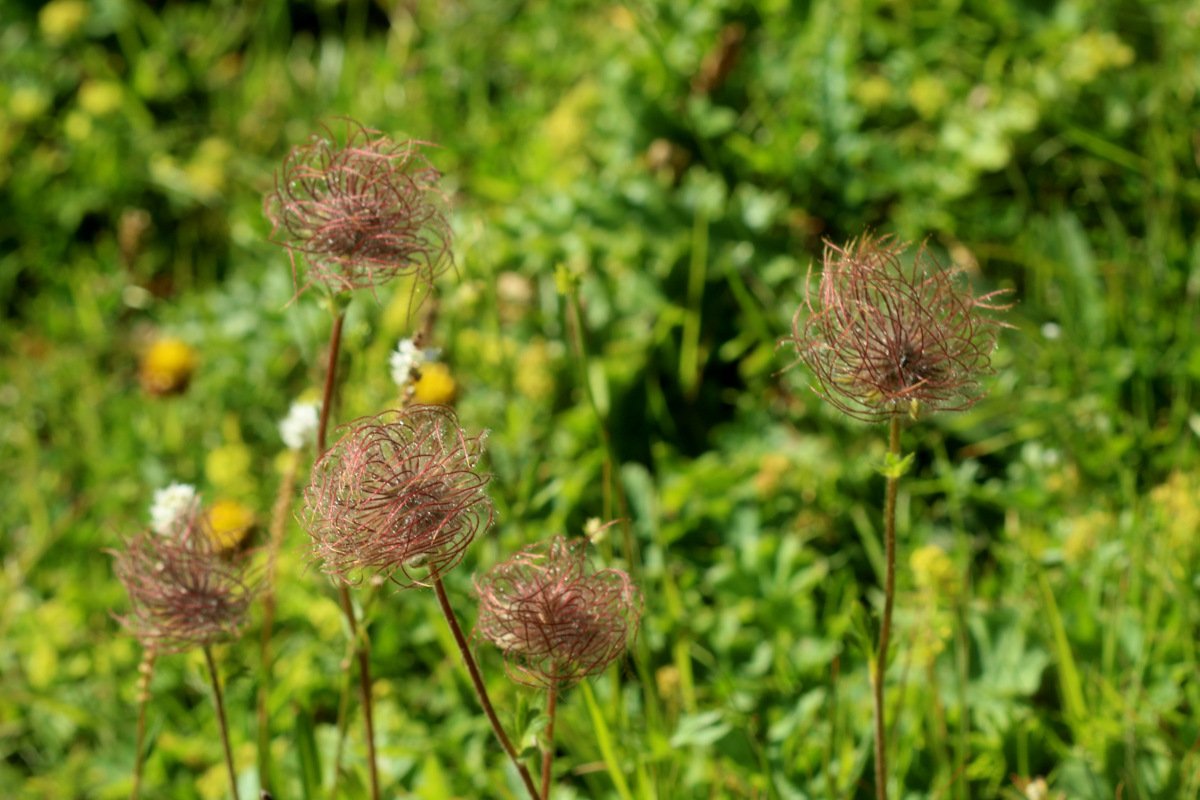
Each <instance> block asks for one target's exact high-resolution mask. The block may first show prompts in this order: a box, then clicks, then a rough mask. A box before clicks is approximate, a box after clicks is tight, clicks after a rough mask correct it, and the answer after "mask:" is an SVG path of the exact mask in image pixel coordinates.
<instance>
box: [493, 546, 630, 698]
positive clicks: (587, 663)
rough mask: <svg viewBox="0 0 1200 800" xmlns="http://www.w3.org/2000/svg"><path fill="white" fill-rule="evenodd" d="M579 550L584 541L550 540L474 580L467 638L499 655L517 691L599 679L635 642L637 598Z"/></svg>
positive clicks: (619, 576) (619, 577)
mask: <svg viewBox="0 0 1200 800" xmlns="http://www.w3.org/2000/svg"><path fill="white" fill-rule="evenodd" d="M586 550H587V540H586V539H579V540H576V541H573V542H568V541H567V540H566V539H564V538H563V537H561V536H557V537H555V538H554V539H552V540H550V541H549V542H543V543H541V544H538V545H534V546H532V547H529V548H526V549H525V550H523V551H521V552H520V553H517V554H516V555H515V556H513V557H512V558H510V559H508V560H507V561H505V562H502V563H500V564H498V565H496V566H495V567H494V568H493V569H492V570H491V571H490V572H488V574H487V575H485V576H484V577H483V578H478V579H476V581H475V590H476V592H477V593H478V595H479V605H480V608H479V621H478V623H477V625H476V629H475V634H476V636H481V637H483V638H485V639H487V640H488V641H490V642H492V643H493V644H494V645H496V647H498V648H500V650H501V651H503V652H504V655H505V662H506V664H507V667H508V671H509V674H510V675H511V676H512V677H513V679H514V680H516V681H518V682H519V683H524V684H526V685H530V686H541V687H550V686H555V685H568V686H569V685H572V684H575V683H578V682H579V681H580V680H582V679H583V678H585V677H587V676H589V675H596V674H598V673H600V672H603V671H604V669H605V668H607V667H608V665H609V664H611V663H612V662H613V661H614V660H616V659H617V658H618V657H619V656H620V655H621V654H622V653H624V652H625V649H626V648H627V646H628V643H629V640H630V638H631V637H632V636H634V635H635V634H636V632H637V628H638V623H639V621H640V620H641V612H642V600H641V593H640V592H639V591H638V589H637V587H636V586H634V584H633V582H632V581H631V580H630V578H629V575H627V574H626V573H625V572H623V571H621V570H619V569H602V570H599V571H595V570H593V569H592V568H591V566H590V565H589V563H588V560H587V552H586Z"/></svg>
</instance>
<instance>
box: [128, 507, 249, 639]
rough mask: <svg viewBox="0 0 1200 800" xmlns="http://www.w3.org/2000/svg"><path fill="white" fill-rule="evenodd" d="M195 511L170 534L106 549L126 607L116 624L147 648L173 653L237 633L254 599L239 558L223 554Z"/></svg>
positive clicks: (203, 518)
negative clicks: (125, 597)
mask: <svg viewBox="0 0 1200 800" xmlns="http://www.w3.org/2000/svg"><path fill="white" fill-rule="evenodd" d="M207 524H208V523H207V519H206V515H205V514H203V513H201V512H200V510H199V508H198V506H193V509H192V510H191V511H190V512H189V513H188V514H187V516H186V518H185V519H182V520H180V521H179V522H177V524H176V527H175V528H174V529H173V532H172V535H169V536H164V535H161V534H158V533H156V532H153V531H142V532H141V533H138V534H137V535H135V536H134V537H133V538H131V539H130V540H129V541H128V542H126V545H125V548H124V549H123V550H119V551H112V552H111V555H112V556H113V557H114V559H115V560H114V563H113V569H114V571H115V572H116V574H117V578H119V579H120V581H121V583H123V584H124V585H125V589H126V591H128V593H129V600H130V603H131V604H132V606H133V610H132V612H131V613H130V614H128V615H126V616H118V617H117V619H118V621H119V622H120V623H121V624H122V625H123V626H124V627H125V628H126V629H127V630H129V631H130V632H131V633H132V634H133V635H134V636H136V637H137V638H138V640H139V641H141V642H142V644H143V645H144V646H145V647H147V648H152V649H155V650H157V651H158V652H164V653H174V652H181V651H183V650H187V649H189V648H191V647H196V646H207V645H210V644H213V643H215V642H218V641H221V640H223V639H227V638H231V637H234V636H236V635H237V634H238V632H239V630H240V629H241V627H242V624H243V623H244V622H245V618H246V611H247V609H248V608H249V606H250V602H251V600H252V599H253V596H254V592H255V590H254V587H253V585H252V584H251V583H250V582H249V581H248V580H247V577H246V571H245V563H246V562H245V560H244V557H243V556H241V555H237V554H222V553H221V552H220V550H219V548H218V546H217V545H216V544H215V542H214V538H213V536H212V535H211V534H210V532H209V531H208V530H207Z"/></svg>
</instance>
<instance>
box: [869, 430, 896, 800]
mask: <svg viewBox="0 0 1200 800" xmlns="http://www.w3.org/2000/svg"><path fill="white" fill-rule="evenodd" d="M888 452H889V453H891V454H892V455H893V456H895V457H896V458H899V456H900V418H899V417H896V416H893V417H892V420H891V429H890V434H889V437H888ZM899 484H900V477H899V476H898V475H889V476H888V479H887V499H886V500H885V505H884V510H883V537H884V560H885V561H886V567H885V570H884V578H883V620H882V621H881V622H880V625H879V651H878V652H877V653H876V655H875V664H874V668H875V669H874V672H875V674H874V675H873V676H872V681H871V683H872V686H871V688H872V690H873V691H872V700H873V704H874V710H875V797H876V798H877V800H887V735H886V730H887V727H886V724H885V721H884V707H883V679H884V675H885V674H886V673H887V657H888V644H889V642H890V640H891V635H892V607H893V606H894V605H895V598H896V490H897V487H898V486H899Z"/></svg>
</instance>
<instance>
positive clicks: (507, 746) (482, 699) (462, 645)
mask: <svg viewBox="0 0 1200 800" xmlns="http://www.w3.org/2000/svg"><path fill="white" fill-rule="evenodd" d="M433 588H434V591H435V592H436V593H437V598H438V605H440V606H441V607H442V614H443V615H444V616H445V617H446V624H447V625H449V626H450V632H451V633H452V634H454V641H455V643H456V644H457V645H458V652H459V653H461V654H462V660H463V663H464V664H465V665H466V667H467V672H468V673H469V674H470V676H471V683H472V684H474V686H475V694H476V696H478V697H479V704H480V705H481V706H483V713H484V714H486V715H487V718H488V722H490V723H492V730H493V731H495V732H496V738H497V739H499V740H500V746H501V747H503V748H504V752H506V753H508V757H509V758H510V759H511V760H512V763H513V766H515V767H516V768H517V772H518V773H519V774H520V776H521V781H522V782H523V783H524V784H525V788H526V789H528V790H529V796H530V797H531V798H532V800H539V798H540V796H539V795H538V790H537V787H536V786H535V785H534V783H533V777H532V776H531V775H530V774H529V770H528V769H527V768H526V767H525V765H524V764H522V763H521V759H520V757H519V756H518V755H517V749H516V748H515V747H513V743H512V741H511V740H510V739H509V738H508V734H507V733H505V732H504V727H503V726H502V725H501V724H500V718H499V717H498V716H496V709H495V708H493V707H492V701H491V699H490V698H489V697H488V693H487V687H486V686H485V685H484V683H483V676H482V675H480V674H479V665H478V664H476V663H475V657H474V656H473V655H471V647H470V645H468V644H467V637H466V636H464V635H463V632H462V628H461V627H460V626H459V624H458V617H456V616H455V615H454V609H452V608H451V607H450V599H449V598H448V597H446V587H445V586H444V585H443V584H442V579H441V578H440V577H439V578H434V579H433Z"/></svg>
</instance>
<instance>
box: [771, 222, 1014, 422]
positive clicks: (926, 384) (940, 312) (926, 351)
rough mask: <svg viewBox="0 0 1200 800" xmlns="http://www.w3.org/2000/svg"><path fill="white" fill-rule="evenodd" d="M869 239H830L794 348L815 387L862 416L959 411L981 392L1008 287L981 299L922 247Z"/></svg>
mask: <svg viewBox="0 0 1200 800" xmlns="http://www.w3.org/2000/svg"><path fill="white" fill-rule="evenodd" d="M907 247H908V245H907V244H906V243H902V242H896V241H895V240H893V239H891V238H890V237H882V238H874V237H871V236H864V237H863V238H861V239H858V240H856V241H852V242H850V243H849V244H848V245H846V246H845V247H844V248H843V247H837V246H835V245H833V244H827V245H826V248H825V257H824V265H823V271H822V273H821V282H820V288H819V290H818V292H817V295H816V297H815V298H814V297H813V295H812V293H811V291H810V293H809V295H808V297H807V298H806V300H805V304H804V305H803V306H801V308H800V309H798V310H797V311H796V315H795V317H794V318H793V320H792V336H791V337H790V339H788V340H785V341H790V342H791V344H792V345H793V346H794V347H795V348H796V353H797V355H798V356H799V360H800V361H803V362H804V363H805V364H806V365H807V366H808V368H809V369H810V370H812V373H813V375H814V376H815V377H816V386H814V387H813V388H814V390H815V391H816V392H817V394H819V395H821V397H823V398H825V399H826V400H827V401H829V402H830V403H831V404H832V405H834V406H835V407H837V408H838V409H840V410H841V411H843V412H844V413H846V414H848V415H849V416H851V417H854V418H856V419H861V420H866V421H869V422H873V421H881V420H885V419H888V418H890V417H893V416H895V415H899V414H912V415H915V414H917V413H918V412H922V411H961V410H964V409H967V408H970V407H971V406H972V405H974V404H975V403H976V402H977V401H978V400H979V399H980V398H981V397H982V396H983V394H984V389H983V386H982V384H981V382H980V379H981V378H982V377H983V376H985V375H988V374H990V373H991V372H992V369H991V354H992V351H993V350H994V349H995V346H996V334H997V330H998V329H999V328H1001V327H1008V326H1007V325H1005V323H1003V322H1000V321H999V320H996V319H995V318H993V317H991V316H988V315H986V314H984V313H981V312H984V311H1001V310H1004V309H1007V308H1009V307H1011V304H999V303H997V302H996V301H997V299H998V298H1000V297H1001V296H1002V295H1003V294H1005V292H1004V291H997V292H990V293H988V294H985V295H981V296H979V297H976V296H974V295H973V294H972V293H971V290H970V287H969V286H966V285H965V281H963V280H961V276H962V270H959V269H948V270H943V269H941V268H940V267H939V265H938V264H937V262H936V260H935V259H934V257H933V256H932V255H931V254H930V253H929V251H928V250H926V249H925V248H924V247H923V246H922V247H921V248H919V249H918V251H917V254H916V258H915V259H914V261H913V263H912V266H911V267H906V266H905V265H904V264H903V263H902V261H901V256H902V255H903V253H904V251H905V250H906V249H907Z"/></svg>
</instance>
